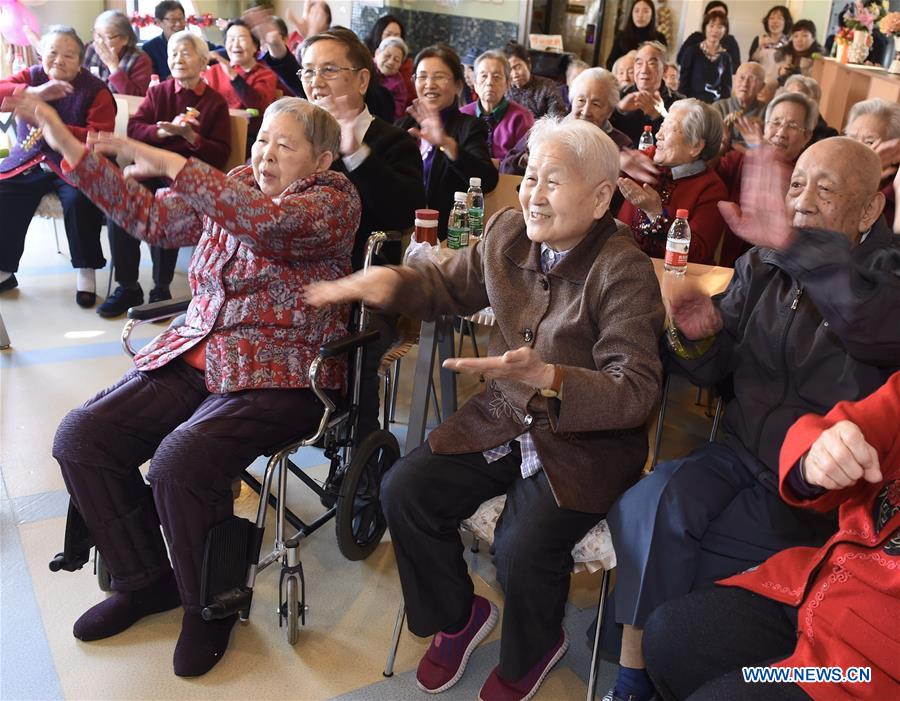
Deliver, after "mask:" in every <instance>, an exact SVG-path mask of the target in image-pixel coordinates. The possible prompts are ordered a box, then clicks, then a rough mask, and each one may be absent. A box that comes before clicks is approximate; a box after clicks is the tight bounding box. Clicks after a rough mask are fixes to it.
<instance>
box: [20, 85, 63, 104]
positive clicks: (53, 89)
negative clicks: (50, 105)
mask: <svg viewBox="0 0 900 701" xmlns="http://www.w3.org/2000/svg"><path fill="white" fill-rule="evenodd" d="M74 90H75V88H74V87H72V84H71V83H69V82H66V81H65V80H48V81H47V82H46V83H44V84H43V85H37V86H34V87H27V88H25V90H24V92H27V93H28V94H29V95H34V96H35V97H38V98H40V99H41V100H43V101H44V102H53V101H54V100H59V99H60V98H62V97H65V96H66V95H71V94H72V92H73V91H74Z"/></svg>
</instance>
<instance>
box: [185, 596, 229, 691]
mask: <svg viewBox="0 0 900 701" xmlns="http://www.w3.org/2000/svg"><path fill="white" fill-rule="evenodd" d="M236 622H237V614H234V615H232V616H228V618H223V619H221V620H217V621H204V620H203V618H201V616H200V614H199V613H188V612H187V611H185V612H184V618H182V620H181V635H179V636H178V642H177V643H176V644H175V657H174V658H173V660H172V662H173V664H174V666H175V674H176V675H177V676H179V677H199V676H201V675H203V674H206V673H207V672H208V671H209V670H211V669H212V668H213V667H215V666H216V664H217V663H218V662H219V660H221V659H222V655H224V654H225V650H227V649H228V638H229V637H230V636H231V629H232V628H233V627H234V624H235V623H236Z"/></svg>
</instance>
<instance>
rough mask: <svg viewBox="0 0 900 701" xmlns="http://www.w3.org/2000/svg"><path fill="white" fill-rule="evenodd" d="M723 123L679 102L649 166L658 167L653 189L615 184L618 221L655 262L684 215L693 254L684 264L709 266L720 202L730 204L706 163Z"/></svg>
mask: <svg viewBox="0 0 900 701" xmlns="http://www.w3.org/2000/svg"><path fill="white" fill-rule="evenodd" d="M723 131H724V126H723V123H722V117H721V116H720V115H719V113H718V112H716V110H715V109H713V108H712V107H711V106H709V105H707V104H706V103H703V102H701V101H700V100H697V99H695V98H687V99H684V100H678V101H677V102H674V103H673V104H672V106H671V107H669V114H668V116H667V117H666V118H665V120H664V121H663V123H662V126H661V127H660V129H659V132H658V133H657V135H656V151H655V153H654V154H653V163H654V164H655V165H656V166H661V167H662V168H661V172H660V174H659V178H658V179H657V181H656V183H655V184H653V185H651V184H649V183H644V184H643V185H640V184H638V183H637V182H635V181H634V180H632V179H630V178H620V179H619V189H620V190H621V191H622V195H623V196H624V197H625V203H624V204H623V205H622V208H621V209H620V210H619V214H618V218H619V219H620V220H621V221H623V222H625V223H626V224H629V225H630V226H631V230H632V232H633V233H634V240H635V241H637V243H638V245H639V246H640V247H641V249H642V250H643V251H645V252H646V253H648V254H649V255H651V256H653V257H654V258H663V257H665V252H666V236H667V234H668V231H669V226H670V225H671V223H672V222H673V221H674V220H675V215H676V212H677V211H678V210H679V209H686V210H687V211H688V223H689V224H690V226H691V248H690V251H689V253H688V260H689V261H692V262H695V263H706V264H709V265H712V264H714V263H715V262H716V249H717V248H718V246H719V241H720V239H721V238H722V231H723V230H724V228H725V222H724V220H723V219H722V215H721V214H720V213H719V208H718V206H717V204H718V202H720V201H722V200H727V199H728V191H727V190H726V188H725V184H724V183H723V182H722V179H721V178H720V177H719V176H718V175H717V174H716V172H715V171H714V170H712V169H710V168H709V167H708V165H707V161H710V160H712V159H713V158H714V157H715V156H716V154H718V152H719V148H720V146H721V143H722V134H723Z"/></svg>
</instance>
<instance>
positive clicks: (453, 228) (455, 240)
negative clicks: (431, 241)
mask: <svg viewBox="0 0 900 701" xmlns="http://www.w3.org/2000/svg"><path fill="white" fill-rule="evenodd" d="M467 199H468V197H467V196H466V193H465V192H457V193H456V194H454V195H453V209H451V210H450V220H449V221H448V222H447V247H448V248H465V247H466V246H468V245H469V210H468V207H466V200H467Z"/></svg>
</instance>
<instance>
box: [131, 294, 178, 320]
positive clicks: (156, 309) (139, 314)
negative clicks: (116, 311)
mask: <svg viewBox="0 0 900 701" xmlns="http://www.w3.org/2000/svg"><path fill="white" fill-rule="evenodd" d="M190 303H191V298H190V297H182V298H180V299H167V300H163V301H162V302H152V303H150V304H142V305H140V306H139V307H131V308H130V309H129V310H128V318H129V319H135V320H137V321H150V320H151V319H164V318H166V317H168V316H178V315H179V314H183V313H184V312H186V311H187V308H188V305H189V304H190Z"/></svg>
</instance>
